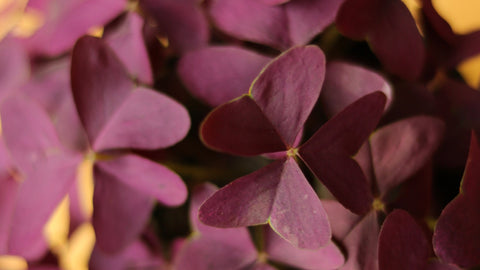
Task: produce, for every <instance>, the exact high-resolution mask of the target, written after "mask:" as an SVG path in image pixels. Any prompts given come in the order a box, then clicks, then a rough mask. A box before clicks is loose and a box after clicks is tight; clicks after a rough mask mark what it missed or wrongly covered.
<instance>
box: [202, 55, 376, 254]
mask: <svg viewBox="0 0 480 270" xmlns="http://www.w3.org/2000/svg"><path fill="white" fill-rule="evenodd" d="M324 61H325V60H324V56H323V53H322V52H321V50H319V49H318V48H316V47H314V46H306V47H297V48H293V49H291V50H289V51H287V52H285V53H284V54H282V55H281V56H279V57H278V58H276V59H275V60H273V61H272V62H271V63H270V64H269V65H268V66H267V67H266V68H265V69H264V70H263V71H262V72H261V73H260V75H259V76H258V77H257V78H256V79H255V80H254V83H253V84H252V86H251V87H250V90H249V93H248V94H247V95H244V96H241V97H239V98H238V99H235V100H233V101H231V102H229V103H226V104H224V105H222V106H220V107H218V108H216V109H215V110H214V111H212V112H211V113H210V114H209V115H208V116H207V118H206V120H205V121H204V123H203V124H202V127H201V136H202V139H203V141H204V142H205V144H206V145H208V146H209V147H212V148H214V149H217V150H220V151H224V152H227V153H232V154H237V155H247V156H251V155H259V154H263V153H270V152H277V151H285V153H284V157H283V158H281V159H279V160H277V161H274V162H273V163H271V164H270V165H268V166H266V167H264V168H262V169H260V170H258V171H256V172H254V173H252V174H250V175H247V176H244V177H241V178H239V179H237V180H236V181H234V182H232V183H231V184H229V185H227V186H226V187H224V188H222V189H221V190H220V191H218V192H216V193H215V194H214V195H213V196H212V197H211V198H210V199H208V200H207V201H206V202H205V203H204V204H203V205H202V207H201V208H200V214H199V215H200V220H201V221H202V222H204V223H206V224H208V225H212V226H217V227H241V226H249V225H258V224H264V223H269V224H270V226H271V227H272V228H273V229H274V230H275V231H276V232H277V233H278V234H279V235H281V236H282V237H283V238H285V239H287V240H288V241H289V242H291V243H292V244H294V245H296V246H299V247H301V248H311V249H315V248H319V247H321V246H323V245H325V244H326V243H327V241H328V240H329V239H330V226H329V223H328V220H327V217H326V214H325V212H324V209H323V207H322V205H321V202H320V200H319V199H318V196H317V195H316V193H315V192H314V191H313V189H312V188H311V187H310V185H309V184H308V182H307V180H306V178H305V176H304V175H303V173H302V171H301V170H300V168H299V166H298V164H297V161H296V160H295V157H297V156H298V157H300V158H301V159H302V160H303V161H304V162H305V163H306V164H307V166H308V167H309V168H310V169H311V170H312V171H313V172H314V174H315V175H316V176H317V177H318V178H319V179H320V180H321V181H322V182H323V183H324V184H325V185H326V186H327V188H329V190H330V191H331V192H332V193H333V194H334V195H335V196H336V197H337V198H338V199H339V201H340V202H342V203H343V204H344V205H346V206H347V207H348V208H349V209H351V210H352V211H355V212H358V213H364V212H366V211H368V209H370V207H371V202H372V201H373V197H372V195H371V192H370V191H369V189H368V188H365V187H366V185H365V182H366V179H365V176H364V174H363V172H362V171H361V169H360V166H359V165H358V164H357V163H356V162H355V161H354V160H353V159H352V158H351V156H352V155H354V154H355V153H356V152H357V151H358V149H359V148H360V146H361V145H362V144H363V142H364V141H365V140H366V139H367V137H368V135H369V134H370V133H371V131H372V130H373V129H374V128H375V126H376V124H377V122H378V120H379V119H380V116H381V114H382V112H383V110H384V106H385V96H384V95H383V94H381V93H373V94H370V95H367V96H365V97H364V98H362V99H360V100H358V101H357V102H355V103H353V104H352V105H350V106H349V107H347V108H346V109H345V110H344V111H342V112H341V113H339V114H338V115H336V116H335V117H334V118H332V119H331V120H330V121H329V122H327V123H326V124H325V125H323V126H322V127H321V128H320V129H319V131H317V132H316V133H315V134H314V135H313V136H312V138H311V139H310V140H309V141H307V142H306V143H305V144H303V145H302V146H300V147H298V148H295V147H292V146H293V144H294V141H295V138H296V137H297V135H298V133H299V132H300V131H301V129H302V126H303V124H304V122H305V121H306V119H307V117H308V115H309V114H310V111H311V110H312V108H313V106H314V105H315V102H316V100H317V99H318V96H319V95H320V90H321V85H322V83H323V77H324V72H325V66H324V65H325V63H324ZM345 168H348V170H346V169H345ZM347 172H348V173H347Z"/></svg>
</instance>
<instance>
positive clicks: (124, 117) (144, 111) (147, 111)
mask: <svg viewBox="0 0 480 270" xmlns="http://www.w3.org/2000/svg"><path fill="white" fill-rule="evenodd" d="M189 129H190V118H189V116H188V112H187V110H186V109H185V108H184V107H183V106H182V105H181V104H180V103H178V102H176V101H175V100H173V99H171V98H169V97H168V96H166V95H163V94H161V93H157V92H155V91H153V90H151V89H147V88H136V89H134V90H133V91H132V92H131V94H130V95H129V96H128V97H126V99H125V100H124V101H123V103H122V104H121V105H120V107H119V108H117V110H116V112H115V113H114V114H113V115H112V116H111V118H110V119H109V122H108V123H106V125H105V126H104V127H103V129H102V131H101V132H100V133H99V134H98V136H97V137H96V140H95V142H93V145H92V148H93V149H94V150H97V151H98V150H104V149H112V148H128V147H131V148H136V149H157V148H164V147H168V146H171V145H173V144H175V143H177V142H179V141H180V140H182V139H183V138H184V137H185V136H186V135H187V132H188V130H189Z"/></svg>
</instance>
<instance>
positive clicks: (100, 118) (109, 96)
mask: <svg viewBox="0 0 480 270" xmlns="http://www.w3.org/2000/svg"><path fill="white" fill-rule="evenodd" d="M71 72H72V79H71V81H72V91H73V97H74V100H75V105H76V107H77V110H78V114H79V116H80V120H82V123H83V126H84V127H85V130H86V132H87V135H88V138H89V140H90V142H95V140H96V138H97V137H98V135H99V134H100V133H101V131H102V129H103V128H104V126H105V125H106V124H107V122H108V121H109V119H110V118H111V117H112V115H113V114H114V113H115V112H116V110H117V109H118V108H119V107H120V106H121V105H122V103H123V102H124V101H125V100H126V99H127V97H128V96H129V95H130V94H131V91H132V89H133V82H132V81H130V79H129V78H128V75H127V72H126V71H125V69H124V67H123V65H122V63H121V62H120V60H119V59H118V58H117V57H116V55H115V54H114V53H113V51H112V50H110V49H109V48H108V46H107V45H106V44H105V43H104V42H103V41H101V40H100V39H97V38H94V37H89V36H85V37H82V38H80V39H79V40H78V41H77V43H76V45H75V47H74V49H73V55H72V70H71Z"/></svg>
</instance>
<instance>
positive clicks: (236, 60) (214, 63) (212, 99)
mask: <svg viewBox="0 0 480 270" xmlns="http://www.w3.org/2000/svg"><path fill="white" fill-rule="evenodd" d="M269 60H270V58H269V57H267V56H264V55H261V54H258V53H255V52H253V51H249V50H246V49H244V48H241V47H236V46H222V47H220V46H218V47H215V46H211V47H207V48H203V49H199V50H195V51H191V52H188V53H186V54H185V55H183V57H182V58H181V59H180V62H179V63H178V73H179V76H180V78H181V79H182V81H183V83H184V84H185V86H186V87H187V88H188V89H189V90H190V92H192V94H193V95H195V96H196V97H198V98H200V99H201V100H203V101H205V102H206V103H208V104H209V105H211V106H218V105H221V104H223V103H225V102H227V101H229V100H231V99H233V98H236V97H238V96H240V95H242V94H244V93H245V92H246V91H247V89H248V88H249V86H250V84H251V83H252V81H253V79H255V77H256V76H257V74H258V73H259V72H260V71H261V70H262V68H263V66H265V65H266V64H267V62H268V61H269Z"/></svg>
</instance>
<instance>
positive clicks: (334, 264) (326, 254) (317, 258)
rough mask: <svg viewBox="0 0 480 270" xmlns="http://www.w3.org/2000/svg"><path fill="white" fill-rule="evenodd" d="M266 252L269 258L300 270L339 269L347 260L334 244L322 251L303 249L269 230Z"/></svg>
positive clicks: (328, 245)
mask: <svg viewBox="0 0 480 270" xmlns="http://www.w3.org/2000/svg"><path fill="white" fill-rule="evenodd" d="M264 237H265V251H266V252H267V254H268V258H269V259H270V260H272V261H275V262H281V263H285V264H287V265H291V266H295V267H298V268H300V269H318V270H323V269H325V270H330V269H338V268H339V267H340V266H342V265H343V263H344V262H345V259H344V257H343V254H342V252H341V251H340V249H338V247H337V246H336V245H335V244H334V243H333V242H331V241H330V242H328V243H327V244H326V245H325V246H323V247H321V248H320V249H315V250H311V249H301V248H298V247H296V246H293V245H292V244H290V243H289V242H287V241H285V239H283V238H281V237H280V236H278V234H276V233H275V232H274V231H272V230H271V229H269V228H266V230H265V236H264Z"/></svg>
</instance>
